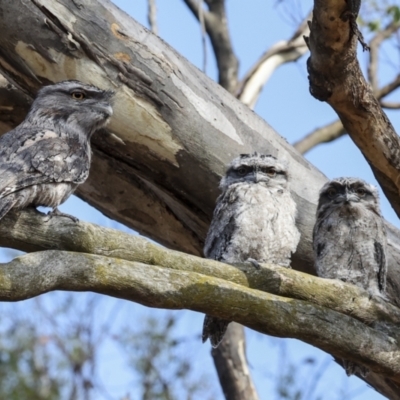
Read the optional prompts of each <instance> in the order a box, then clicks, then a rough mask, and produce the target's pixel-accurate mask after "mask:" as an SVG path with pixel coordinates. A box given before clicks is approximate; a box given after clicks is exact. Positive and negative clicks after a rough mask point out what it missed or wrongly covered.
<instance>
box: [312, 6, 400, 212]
mask: <svg viewBox="0 0 400 400" xmlns="http://www.w3.org/2000/svg"><path fill="white" fill-rule="evenodd" d="M345 9H346V3H345V2H344V1H343V2H338V1H335V0H329V1H322V0H315V2H314V14H313V16H314V18H313V21H312V25H311V34H310V38H309V45H310V51H311V56H310V58H309V60H308V71H309V79H310V91H311V93H312V95H313V96H314V97H315V98H317V99H318V100H321V101H326V102H328V103H329V104H330V105H331V106H332V107H333V109H334V110H335V111H336V112H337V114H338V115H339V118H340V119H341V121H342V123H343V126H344V128H345V130H346V131H347V132H348V133H349V135H350V137H351V138H352V140H353V141H354V142H355V144H356V145H357V146H358V147H359V148H360V150H361V151H362V153H363V155H364V156H365V158H366V159H367V161H368V163H369V164H370V165H371V168H372V170H373V172H374V175H375V176H376V178H377V180H378V182H379V184H380V185H381V187H382V189H383V191H384V192H385V194H386V196H387V198H388V200H389V201H390V203H391V205H392V207H393V208H394V210H395V211H396V213H397V215H399V216H400V197H399V190H400V179H399V174H400V140H399V137H398V136H397V134H396V132H395V130H394V128H393V126H392V124H391V123H390V121H389V119H388V118H387V116H386V114H385V113H384V112H383V110H382V108H381V106H380V104H379V102H378V100H377V99H376V97H375V96H374V94H373V92H372V90H371V88H370V86H369V85H368V84H367V82H366V81H365V79H364V77H363V75H362V72H361V69H360V66H359V63H358V61H357V57H356V46H357V38H356V36H355V35H353V34H352V32H351V29H350V24H349V23H348V22H346V21H343V20H342V19H341V17H340V16H341V15H342V13H343V12H344V11H345ZM349 38H351V40H349Z"/></svg>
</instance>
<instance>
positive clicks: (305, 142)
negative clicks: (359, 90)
mask: <svg viewBox="0 0 400 400" xmlns="http://www.w3.org/2000/svg"><path fill="white" fill-rule="evenodd" d="M399 28H400V23H399V22H391V23H390V24H389V25H388V26H387V27H386V28H385V29H383V30H382V31H380V32H378V33H377V34H376V35H375V36H374V38H373V39H372V40H371V41H370V43H369V46H370V53H369V54H370V59H369V64H368V79H369V83H370V84H371V87H372V90H373V92H374V95H375V97H376V98H377V99H378V100H380V105H381V107H383V108H389V109H398V108H400V107H399V104H398V103H389V102H385V101H383V100H382V98H383V97H385V96H387V95H388V94H390V93H392V92H393V91H394V90H396V89H397V88H398V87H399V86H400V75H398V76H397V77H396V78H395V79H394V80H393V81H392V82H390V83H388V84H386V85H385V86H383V87H381V88H379V87H378V77H377V74H378V63H379V59H378V56H379V49H380V45H381V44H382V42H383V41H384V40H386V39H388V38H389V37H391V35H393V33H394V32H396V31H397V30H398V29H399ZM345 133H346V131H345V129H344V128H343V126H342V124H341V123H340V122H339V121H336V122H334V123H332V124H328V125H326V126H324V127H322V128H318V129H316V130H314V131H313V132H311V133H310V134H308V135H306V136H305V137H304V138H302V139H301V140H299V141H297V142H296V143H294V145H293V146H294V147H295V148H296V149H297V150H298V151H299V152H300V153H302V154H304V153H306V152H307V151H309V150H311V149H312V148H313V147H315V146H317V145H319V144H322V143H328V142H331V141H333V140H336V139H337V138H339V137H341V136H343V135H344V134H345Z"/></svg>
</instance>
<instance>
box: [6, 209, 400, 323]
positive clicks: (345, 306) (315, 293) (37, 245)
mask: <svg viewBox="0 0 400 400" xmlns="http://www.w3.org/2000/svg"><path fill="white" fill-rule="evenodd" d="M0 246H4V247H12V248H15V249H18V250H23V251H42V250H50V249H51V250H56V249H57V250H62V251H74V252H80V253H90V254H94V255H98V256H105V257H112V258H116V259H121V260H126V261H132V262H140V263H145V264H148V265H154V266H160V267H162V268H166V269H173V270H179V271H186V272H196V273H199V274H202V275H207V276H210V277H215V278H217V279H221V280H227V281H231V282H234V283H236V284H238V285H241V286H244V287H249V288H253V289H257V290H261V291H266V292H271V293H274V294H277V295H280V296H285V297H293V298H296V299H299V300H306V301H309V302H312V303H315V304H317V305H319V306H322V307H326V308H330V309H332V310H335V311H337V312H340V313H343V314H348V315H351V316H352V317H354V318H357V319H359V320H360V321H362V322H364V323H366V324H371V323H372V322H373V321H375V320H380V321H384V322H389V323H391V324H400V310H399V309H398V308H397V307H394V306H392V305H391V304H390V303H387V302H385V301H383V300H381V299H379V298H370V296H369V294H368V293H367V292H366V291H365V290H363V289H360V288H358V287H357V286H354V285H350V284H346V283H344V282H341V281H337V280H330V279H320V278H317V277H314V276H311V275H308V274H304V273H301V272H297V271H295V270H292V269H288V268H284V267H279V266H273V265H268V266H267V265H266V266H265V268H263V269H261V270H257V269H256V268H254V266H253V265H252V264H243V265H237V266H232V265H228V264H224V263H220V262H217V261H214V260H210V259H205V258H199V257H196V256H192V255H189V254H185V253H181V252H178V251H174V250H169V249H166V248H164V247H161V246H159V245H156V244H154V243H151V242H150V241H148V240H146V239H144V238H141V237H140V236H133V235H129V234H127V233H124V232H121V231H118V230H115V229H110V228H103V227H100V226H97V225H94V224H89V223H86V222H83V221H80V222H79V223H75V222H73V221H70V220H69V219H67V218H64V217H53V218H51V219H50V220H48V217H47V216H46V215H44V214H41V213H39V212H37V211H35V210H33V209H27V210H25V211H22V212H11V213H9V214H8V215H6V216H5V217H4V219H3V220H2V223H1V224H0Z"/></svg>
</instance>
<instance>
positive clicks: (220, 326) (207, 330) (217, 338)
mask: <svg viewBox="0 0 400 400" xmlns="http://www.w3.org/2000/svg"><path fill="white" fill-rule="evenodd" d="M229 323H230V321H227V320H225V319H219V318H214V317H211V316H209V315H206V316H205V318H204V323H203V334H202V340H203V343H204V342H205V341H206V340H207V339H210V342H211V346H212V347H214V349H215V348H217V347H218V345H219V344H220V343H221V342H222V339H223V338H224V335H225V332H226V330H227V329H228V325H229Z"/></svg>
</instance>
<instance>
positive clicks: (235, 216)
mask: <svg viewBox="0 0 400 400" xmlns="http://www.w3.org/2000/svg"><path fill="white" fill-rule="evenodd" d="M220 188H221V190H222V194H221V195H220V196H219V197H218V200H217V205H216V208H215V211H214V216H213V220H212V222H211V225H210V229H209V231H208V235H207V238H206V243H205V247H204V255H205V257H207V258H212V259H215V260H218V261H222V262H226V263H240V262H246V261H257V262H268V263H274V264H279V265H282V266H285V267H289V265H290V257H291V254H292V253H293V252H294V251H295V250H296V247H297V244H298V242H299V239H300V233H299V231H298V230H297V228H296V225H295V218H296V203H295V202H294V201H293V199H292V197H291V195H290V191H289V188H288V173H287V169H286V166H285V165H284V164H283V163H282V162H280V161H279V160H277V159H276V158H275V157H273V156H270V155H259V154H257V153H254V154H242V155H241V156H240V157H237V158H235V159H234V160H233V161H232V162H231V164H230V165H229V167H228V170H227V172H226V175H225V176H224V177H223V178H222V180H221V183H220ZM228 324H229V321H226V320H221V319H218V318H214V317H211V316H209V315H206V317H205V319H204V325H203V335H202V337H203V342H205V341H206V340H207V339H208V338H209V339H210V342H211V345H212V346H213V347H217V346H218V345H219V343H220V342H221V340H222V339H223V336H224V334H225V332H226V329H227V327H228Z"/></svg>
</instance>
